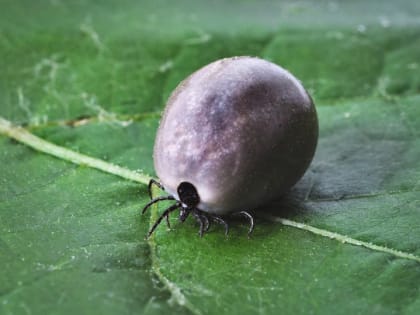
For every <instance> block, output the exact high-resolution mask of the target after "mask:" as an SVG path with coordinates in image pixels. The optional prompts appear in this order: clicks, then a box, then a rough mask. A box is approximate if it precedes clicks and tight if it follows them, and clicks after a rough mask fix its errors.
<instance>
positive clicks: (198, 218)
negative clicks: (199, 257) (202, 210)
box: [192, 211, 205, 237]
mask: <svg viewBox="0 0 420 315" xmlns="http://www.w3.org/2000/svg"><path fill="white" fill-rule="evenodd" d="M192 214H193V216H194V218H195V219H196V220H197V221H198V223H200V231H198V235H200V237H203V234H204V225H205V220H204V219H203V216H202V215H201V214H199V213H198V212H196V211H194V212H193V213H192Z"/></svg>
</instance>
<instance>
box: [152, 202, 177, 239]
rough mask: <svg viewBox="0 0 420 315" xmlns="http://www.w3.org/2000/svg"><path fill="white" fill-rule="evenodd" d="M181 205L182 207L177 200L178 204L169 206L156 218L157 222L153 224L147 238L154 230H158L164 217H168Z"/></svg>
mask: <svg viewBox="0 0 420 315" xmlns="http://www.w3.org/2000/svg"><path fill="white" fill-rule="evenodd" d="M179 207H181V204H180V203H179V202H177V203H176V204H174V205H172V206H170V207H169V208H167V209H166V210H165V211H164V212H163V213H162V214H161V216H160V217H159V218H158V219H157V220H156V222H155V223H154V224H153V226H152V228H151V229H150V230H149V233H147V238H149V237H150V235H152V234H153V232H154V231H155V230H156V228H157V227H158V226H159V224H160V223H161V222H162V220H163V218H164V217H167V216H168V215H169V214H170V213H171V212H173V211H175V210H176V209H178V208H179Z"/></svg>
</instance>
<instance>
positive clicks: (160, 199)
mask: <svg viewBox="0 0 420 315" xmlns="http://www.w3.org/2000/svg"><path fill="white" fill-rule="evenodd" d="M163 200H175V198H174V197H172V196H163V197H157V198H155V199H152V200H150V201H149V202H148V203H147V204H146V205H145V206H144V208H143V210H142V211H141V214H143V213H145V212H146V210H147V208H149V207H150V206H151V205H153V204H155V203H156V202H159V201H163Z"/></svg>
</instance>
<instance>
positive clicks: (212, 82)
mask: <svg viewBox="0 0 420 315" xmlns="http://www.w3.org/2000/svg"><path fill="white" fill-rule="evenodd" d="M317 139H318V120H317V115H316V110H315V107H314V104H313V102H312V99H311V97H310V96H309V95H308V93H307V92H306V91H305V89H304V88H303V86H302V85H301V83H300V82H299V81H298V80H297V79H296V78H295V77H294V76H293V75H291V74H290V73H289V72H287V71H286V70H284V69H283V68H281V67H279V66H277V65H275V64H273V63H271V62H268V61H266V60H262V59H259V58H253V57H234V58H227V59H221V60H218V61H215V62H213V63H211V64H209V65H207V66H205V67H203V68H201V69H200V70H198V71H196V72H195V73H193V74H192V75H190V76H189V77H188V78H187V79H186V80H184V81H183V82H182V83H181V84H180V85H179V86H178V87H177V88H176V89H175V91H174V92H173V93H172V95H171V96H170V98H169V100H168V102H167V106H166V109H165V112H164V114H163V117H162V120H161V122H160V126H159V129H158V132H157V136H156V141H155V147H154V164H155V169H156V173H157V175H158V177H159V180H160V187H161V188H163V189H164V190H165V191H166V192H167V193H168V194H169V197H168V198H172V199H173V200H175V204H174V206H173V207H172V208H170V209H171V211H169V212H168V213H166V214H165V213H164V214H163V215H162V216H161V218H160V219H159V220H158V221H159V222H157V224H156V225H155V226H154V227H153V228H152V229H151V231H150V232H149V234H151V233H152V232H153V230H154V229H155V228H156V227H157V225H158V224H159V223H160V221H161V220H162V219H163V217H165V216H168V215H169V213H170V212H172V211H174V210H176V209H178V208H179V209H181V211H180V219H181V221H184V220H185V218H186V217H187V216H188V214H190V213H192V214H193V215H194V216H195V217H196V219H197V221H198V222H200V234H201V235H202V234H203V232H204V231H205V230H206V229H208V226H209V222H211V221H212V220H213V221H216V222H218V223H221V224H224V225H225V227H226V226H227V223H226V221H225V220H224V217H226V216H227V215H231V214H235V213H239V214H241V215H244V216H246V217H247V218H248V219H250V222H251V229H250V231H252V228H253V221H252V216H250V214H249V213H248V212H246V211H248V210H255V209H258V208H260V207H261V206H263V205H265V204H267V203H269V202H271V201H273V200H275V199H278V198H279V197H280V196H281V195H282V194H284V193H285V192H286V191H287V190H289V189H290V188H291V187H292V186H293V185H294V184H295V183H296V182H297V181H298V180H299V178H300V177H301V176H302V175H303V174H304V172H305V170H306V169H307V168H308V166H309V164H310V162H311V160H312V158H313V155H314V152H315V148H316V144H317ZM149 186H150V185H149ZM161 198H162V197H161ZM153 203H154V202H153V201H152V202H150V203H149V204H148V205H146V207H145V209H144V210H146V209H147V208H148V206H149V205H150V204H153ZM175 206H176V207H175ZM173 208H175V209H173ZM172 209H173V210H172ZM216 218H217V219H216Z"/></svg>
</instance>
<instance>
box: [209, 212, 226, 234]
mask: <svg viewBox="0 0 420 315" xmlns="http://www.w3.org/2000/svg"><path fill="white" fill-rule="evenodd" d="M210 218H212V219H213V221H216V222H217V223H219V224H221V225H223V226H224V227H225V235H228V233H229V225H228V224H227V222H226V221H225V220H223V219H222V218H221V217H219V216H217V215H211V216H210Z"/></svg>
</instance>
